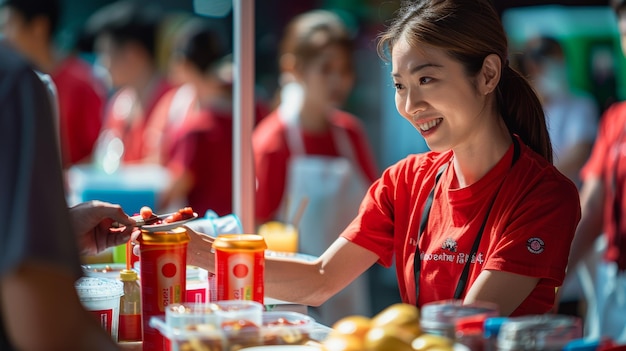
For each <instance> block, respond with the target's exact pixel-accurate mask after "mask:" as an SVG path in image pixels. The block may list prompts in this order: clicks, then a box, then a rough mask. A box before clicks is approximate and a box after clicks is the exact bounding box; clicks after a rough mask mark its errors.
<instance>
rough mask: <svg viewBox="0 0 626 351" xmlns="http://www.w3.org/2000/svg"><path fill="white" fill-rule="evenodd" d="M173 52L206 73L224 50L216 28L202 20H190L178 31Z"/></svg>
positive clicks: (223, 54) (222, 54) (223, 53)
mask: <svg viewBox="0 0 626 351" xmlns="http://www.w3.org/2000/svg"><path fill="white" fill-rule="evenodd" d="M174 53H175V54H176V55H178V56H179V57H183V58H184V59H185V60H187V61H189V62H190V63H191V64H193V66H194V67H195V68H196V69H198V70H199V71H200V72H203V73H207V72H209V71H210V69H211V68H213V66H214V65H215V64H216V63H217V62H218V61H219V60H220V59H222V58H223V57H224V56H225V54H226V52H225V50H224V47H223V43H222V42H221V40H220V33H219V32H218V30H217V29H216V28H214V27H212V26H211V25H209V23H207V22H206V21H204V20H190V21H189V22H187V23H185V24H184V25H183V26H182V27H181V28H180V29H179V31H178V33H177V36H176V42H175V43H174Z"/></svg>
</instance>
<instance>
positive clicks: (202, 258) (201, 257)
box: [184, 226, 215, 273]
mask: <svg viewBox="0 0 626 351" xmlns="http://www.w3.org/2000/svg"><path fill="white" fill-rule="evenodd" d="M184 227H185V229H187V234H188V235H189V245H188V246H187V263H188V264H190V265H193V266H197V267H200V268H204V269H206V270H208V271H209V272H211V273H215V251H214V250H213V241H215V238H213V237H211V236H209V235H206V234H202V233H198V232H196V231H194V230H193V229H191V228H189V227H188V226H184Z"/></svg>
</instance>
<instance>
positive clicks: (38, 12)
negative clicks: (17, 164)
mask: <svg viewBox="0 0 626 351" xmlns="http://www.w3.org/2000/svg"><path fill="white" fill-rule="evenodd" d="M0 4H1V6H2V11H3V13H4V14H3V16H2V18H3V24H2V32H3V34H4V37H5V38H6V40H7V41H8V42H9V43H10V44H11V45H12V46H14V47H15V48H16V49H17V50H18V51H20V52H21V53H22V54H23V55H25V56H26V57H27V58H28V59H29V60H31V61H32V62H33V64H34V65H35V66H36V68H37V69H38V70H40V71H41V72H42V73H46V74H49V75H50V76H51V77H52V80H53V82H54V84H55V86H56V91H57V97H58V107H59V121H58V128H59V132H60V143H61V150H62V160H63V167H64V168H68V167H70V166H72V165H75V164H77V163H81V162H86V161H89V160H90V158H91V155H92V151H93V148H94V144H95V142H96V139H97V138H98V134H99V133H100V128H101V126H102V114H103V108H104V107H103V106H104V102H105V99H106V91H105V87H104V85H103V82H101V81H99V80H98V79H97V78H96V77H95V75H94V73H93V70H92V67H91V65H90V64H89V63H88V62H86V61H84V60H83V59H81V58H80V57H78V56H77V55H75V54H73V53H64V52H61V51H60V50H58V49H57V48H56V46H55V44H54V34H55V32H56V30H57V28H58V26H59V18H60V17H61V11H62V6H61V3H60V1H59V0H5V1H3V2H0Z"/></svg>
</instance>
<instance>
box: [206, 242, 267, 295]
mask: <svg viewBox="0 0 626 351" xmlns="http://www.w3.org/2000/svg"><path fill="white" fill-rule="evenodd" d="M213 248H214V249H215V277H216V283H217V284H216V285H217V300H252V301H256V302H258V303H261V304H262V303H263V296H264V290H263V287H264V285H263V278H264V272H265V249H266V248H267V245H266V244H265V239H264V238H263V237H262V236H261V235H256V234H224V235H220V236H218V237H217V238H215V241H214V242H213Z"/></svg>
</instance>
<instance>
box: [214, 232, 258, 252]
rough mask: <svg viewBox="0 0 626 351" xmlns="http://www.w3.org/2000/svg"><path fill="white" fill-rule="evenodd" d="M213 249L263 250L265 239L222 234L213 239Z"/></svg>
mask: <svg viewBox="0 0 626 351" xmlns="http://www.w3.org/2000/svg"><path fill="white" fill-rule="evenodd" d="M213 247H214V248H215V249H220V250H250V251H257V250H265V249H267V244H265V238H263V236H261V235H258V234H223V235H219V236H218V237H217V238H215V241H214V242H213Z"/></svg>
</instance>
